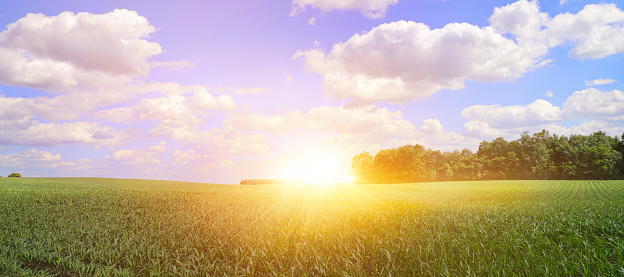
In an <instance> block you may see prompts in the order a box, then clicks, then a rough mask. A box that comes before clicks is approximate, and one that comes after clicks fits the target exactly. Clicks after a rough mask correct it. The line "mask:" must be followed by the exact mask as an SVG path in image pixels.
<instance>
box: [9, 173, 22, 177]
mask: <svg viewBox="0 0 624 277" xmlns="http://www.w3.org/2000/svg"><path fill="white" fill-rule="evenodd" d="M9 177H22V174H19V173H11V174H10V175H9Z"/></svg>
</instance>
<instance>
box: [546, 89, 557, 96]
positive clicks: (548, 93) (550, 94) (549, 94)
mask: <svg viewBox="0 0 624 277" xmlns="http://www.w3.org/2000/svg"><path fill="white" fill-rule="evenodd" d="M544 96H548V97H555V94H554V93H553V92H552V91H550V90H549V91H547V92H546V93H544Z"/></svg>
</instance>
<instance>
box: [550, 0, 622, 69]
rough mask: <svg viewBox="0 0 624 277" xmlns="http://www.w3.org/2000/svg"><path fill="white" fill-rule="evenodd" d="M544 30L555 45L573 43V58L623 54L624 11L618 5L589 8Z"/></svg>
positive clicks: (555, 20) (564, 16)
mask: <svg viewBox="0 0 624 277" xmlns="http://www.w3.org/2000/svg"><path fill="white" fill-rule="evenodd" d="M545 27H546V29H545V30H544V32H545V33H546V34H547V35H548V37H549V39H550V40H551V43H552V44H553V45H561V44H564V43H566V42H570V43H572V45H573V46H574V47H573V48H572V50H571V51H570V55H571V56H573V57H576V58H579V59H598V58H603V57H606V56H609V55H612V54H617V53H623V52H624V11H622V10H620V9H618V8H617V6H616V5H615V4H606V3H602V4H595V5H587V6H585V7H584V8H583V9H582V10H581V11H579V12H578V13H577V14H570V13H565V14H559V15H557V16H555V17H554V18H553V19H552V20H550V21H549V22H548V23H547V24H546V25H545Z"/></svg>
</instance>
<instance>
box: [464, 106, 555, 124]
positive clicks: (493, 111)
mask: <svg viewBox="0 0 624 277" xmlns="http://www.w3.org/2000/svg"><path fill="white" fill-rule="evenodd" d="M461 116H463V117H467V118H470V119H473V120H476V121H479V122H484V123H487V124H488V126H490V127H493V128H499V129H511V128H517V127H526V126H533V125H540V124H544V123H549V122H556V121H559V120H561V109H560V108H559V107H555V106H553V105H552V104H551V103H550V102H548V101H545V100H541V99H538V100H535V102H533V103H531V104H529V105H526V106H521V105H514V106H507V107H501V106H500V105H487V106H486V105H476V106H470V107H468V108H466V109H464V110H463V111H462V112H461Z"/></svg>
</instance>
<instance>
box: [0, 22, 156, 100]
mask: <svg viewBox="0 0 624 277" xmlns="http://www.w3.org/2000/svg"><path fill="white" fill-rule="evenodd" d="M155 30H156V28H155V27H154V26H152V25H150V24H149V22H148V21H147V19H145V18H144V17H142V16H139V15H138V14H137V13H136V12H134V11H128V10H115V11H113V12H110V13H106V14H91V13H78V14H74V13H72V12H63V13H61V14H59V15H58V16H46V15H43V14H28V15H26V16H25V17H23V18H21V19H19V20H18V21H17V22H15V23H12V24H10V25H8V27H7V29H6V30H4V31H3V32H2V33H0V82H2V83H4V84H8V85H13V86H27V87H31V88H41V89H46V90H67V89H69V88H73V87H80V88H93V87H98V86H102V85H110V84H123V83H127V82H129V81H130V80H131V78H132V77H134V76H145V75H147V74H148V73H149V70H150V66H149V64H148V62H147V60H148V59H149V58H151V57H152V56H154V55H158V54H160V53H162V49H161V47H160V45H158V44H157V43H154V42H149V41H147V40H145V38H146V37H147V36H148V35H149V34H150V33H152V32H154V31H155Z"/></svg>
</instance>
